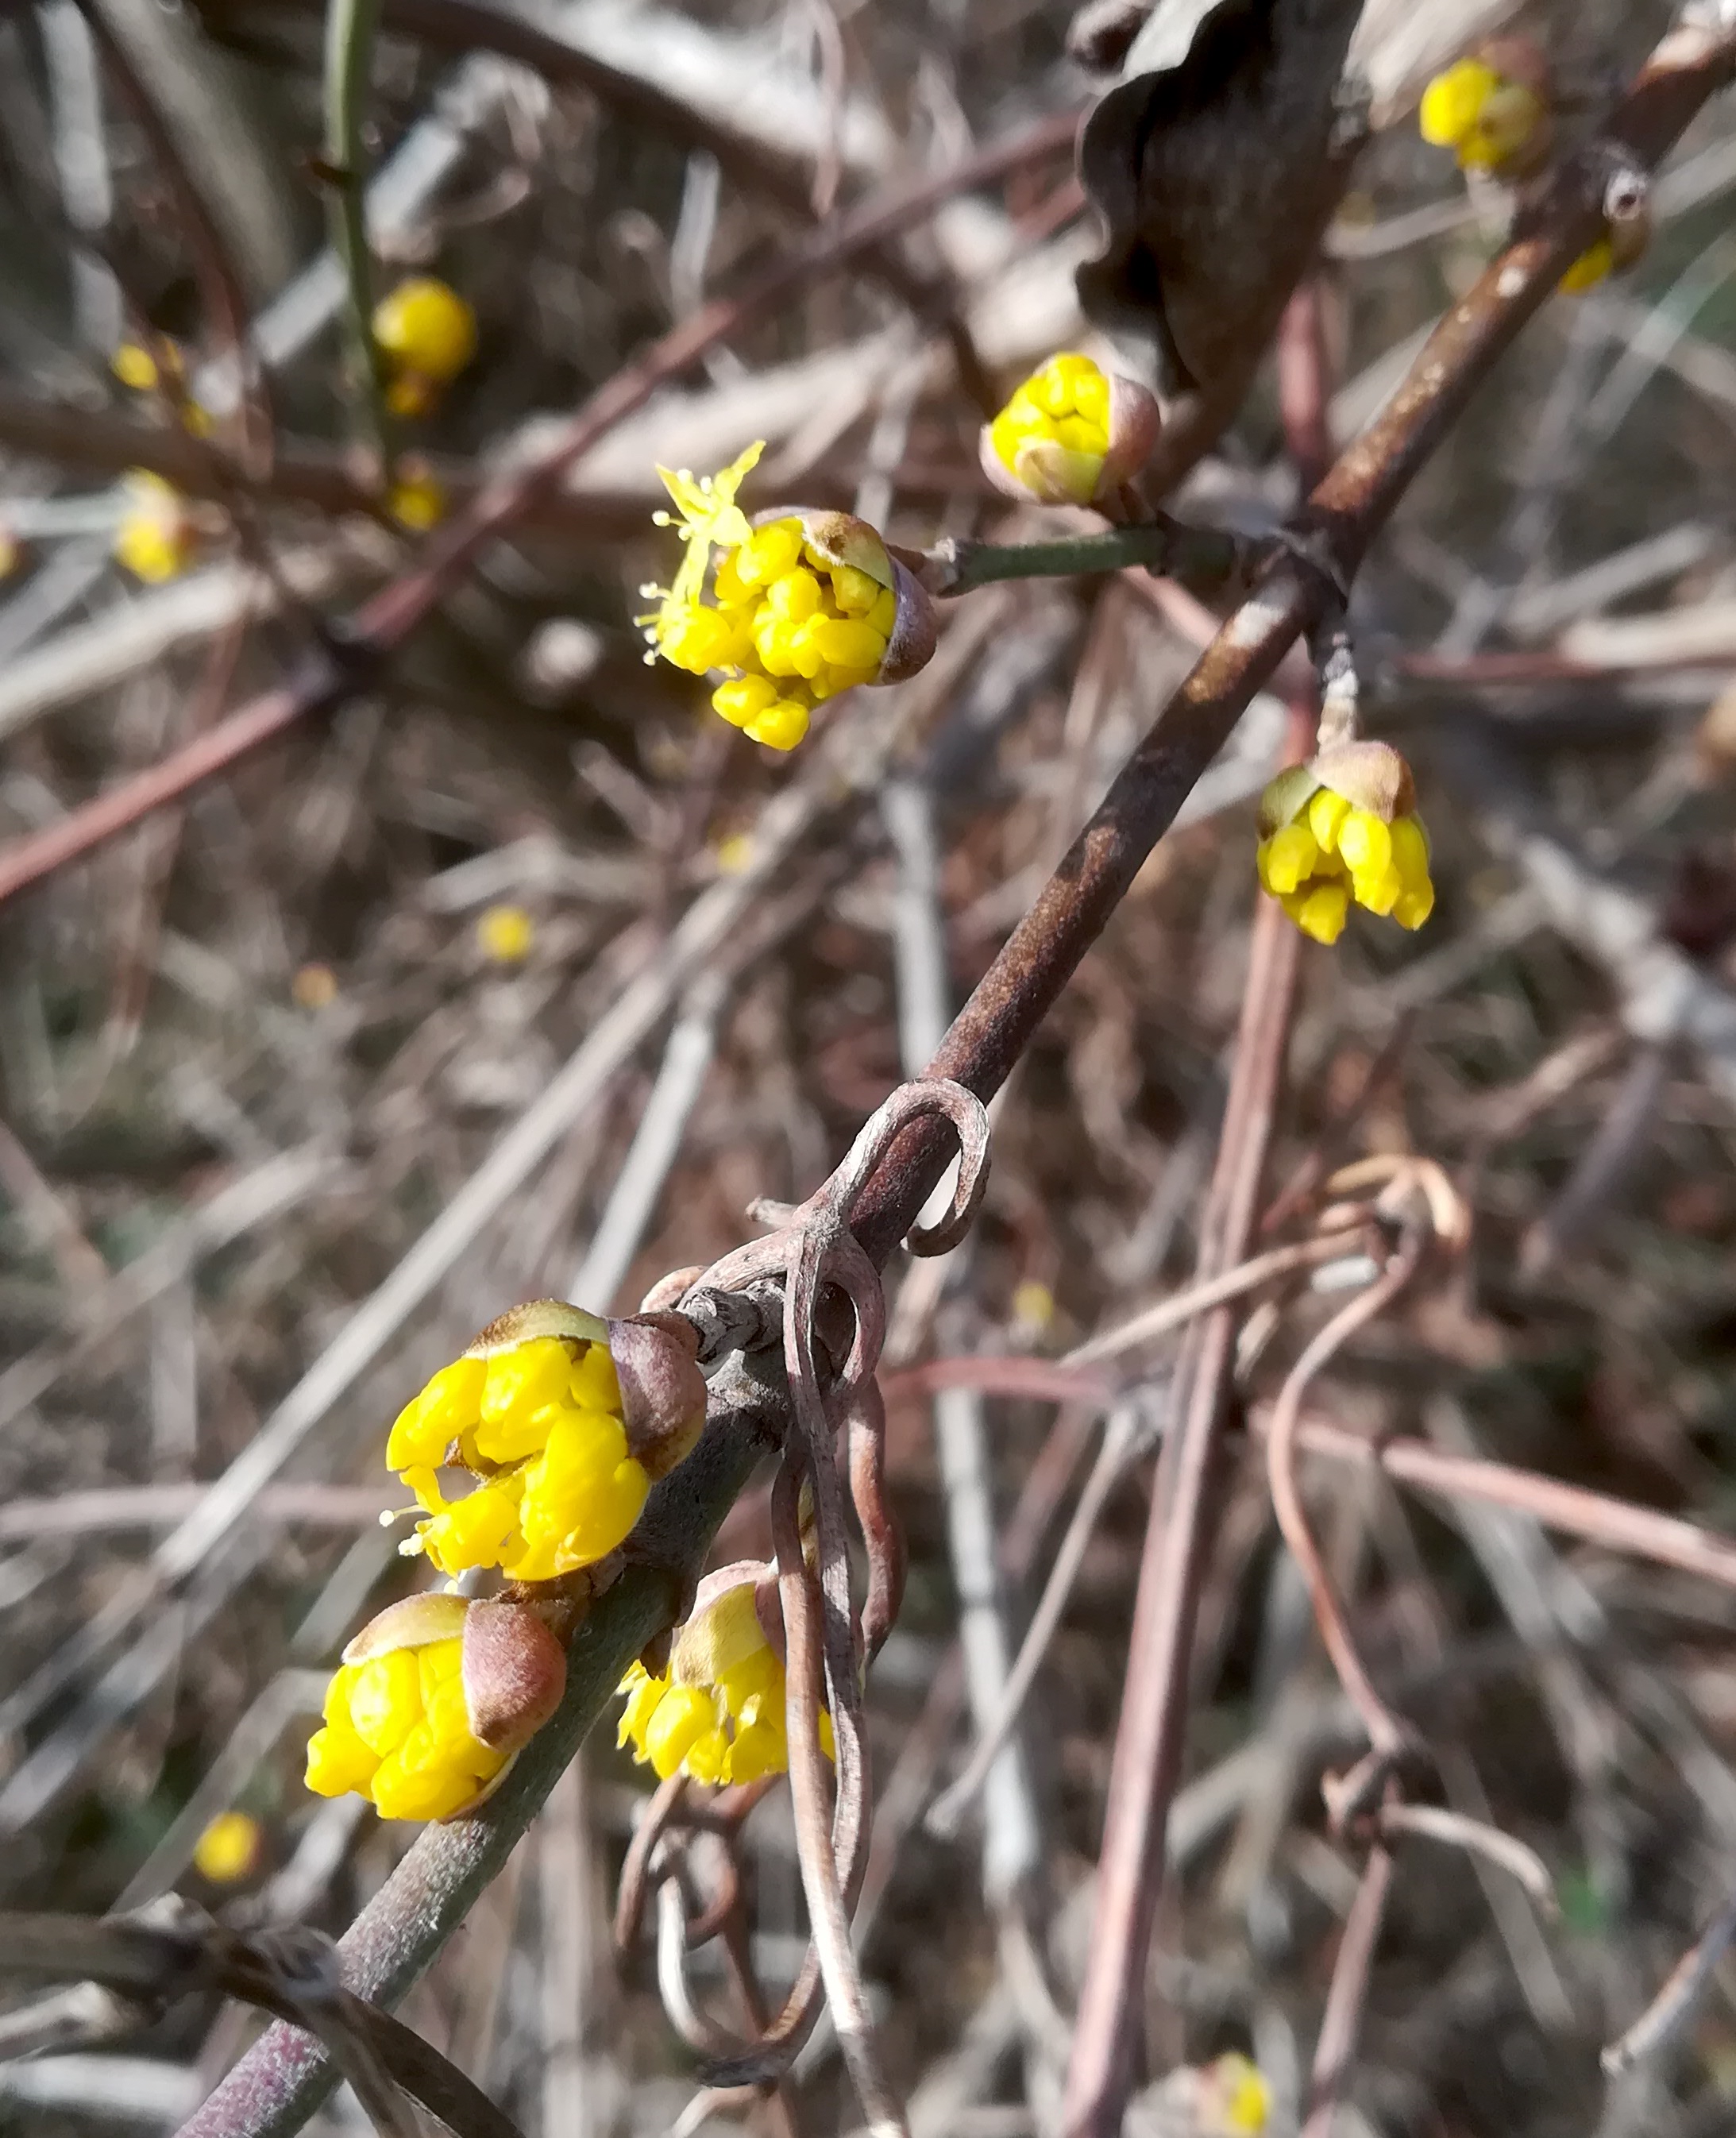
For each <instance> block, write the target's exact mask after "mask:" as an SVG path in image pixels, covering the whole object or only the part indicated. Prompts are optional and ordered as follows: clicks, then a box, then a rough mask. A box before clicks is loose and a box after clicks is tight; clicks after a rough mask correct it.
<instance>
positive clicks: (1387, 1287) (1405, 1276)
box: [1266, 1224, 1429, 1828]
mask: <svg viewBox="0 0 1736 2138" xmlns="http://www.w3.org/2000/svg"><path fill="white" fill-rule="evenodd" d="M1428 1240H1429V1233H1428V1231H1427V1229H1426V1227H1424V1226H1422V1225H1421V1224H1412V1225H1410V1226H1408V1227H1407V1228H1406V1232H1405V1235H1404V1237H1403V1238H1402V1241H1401V1242H1400V1244H1399V1246H1398V1248H1397V1252H1395V1253H1394V1255H1393V1256H1392V1259H1391V1260H1390V1261H1389V1262H1388V1263H1387V1267H1386V1268H1385V1269H1384V1270H1383V1271H1382V1272H1381V1274H1380V1276H1378V1277H1377V1278H1376V1279H1375V1281H1373V1283H1372V1284H1371V1285H1369V1286H1368V1288H1367V1289H1366V1290H1365V1291H1361V1292H1358V1294H1357V1296H1356V1297H1355V1298H1354V1299H1353V1300H1352V1301H1350V1302H1349V1304H1348V1306H1343V1307H1341V1308H1340V1309H1339V1311H1338V1312H1337V1313H1336V1314H1335V1315H1334V1316H1333V1317H1332V1319H1331V1320H1329V1322H1328V1323H1327V1324H1326V1325H1325V1326H1324V1328H1323V1329H1322V1330H1319V1333H1318V1334H1317V1335H1315V1336H1314V1340H1313V1341H1312V1342H1311V1343H1309V1345H1307V1346H1306V1347H1305V1349H1304V1351H1303V1353H1302V1355H1301V1357H1300V1358H1299V1359H1297V1361H1296V1363H1295V1365H1294V1366H1293V1367H1292V1368H1291V1369H1290V1374H1289V1375H1288V1377H1287V1378H1286V1379H1285V1384H1284V1386H1283V1388H1282V1389H1280V1391H1279V1394H1278V1400H1277V1402H1276V1403H1275V1404H1274V1405H1273V1408H1272V1418H1271V1425H1270V1431H1269V1433H1268V1435H1267V1438H1266V1477H1267V1481H1268V1483H1269V1484H1270V1489H1271V1496H1272V1511H1273V1512H1274V1514H1275V1516H1277V1520H1278V1526H1279V1528H1280V1530H1282V1532H1283V1535H1284V1540H1285V1544H1287V1545H1289V1547H1290V1554H1291V1556H1292V1557H1293V1558H1294V1559H1295V1561H1296V1564H1297V1565H1298V1566H1299V1567H1300V1569H1301V1570H1302V1575H1303V1579H1304V1580H1305V1581H1306V1583H1307V1584H1308V1593H1309V1600H1310V1601H1311V1603H1313V1606H1314V1620H1315V1623H1316V1624H1317V1625H1318V1626H1319V1629H1320V1638H1321V1640H1322V1642H1323V1643H1324V1646H1325V1648H1326V1652H1327V1654H1328V1655H1329V1657H1331V1659H1332V1666H1333V1668H1334V1671H1335V1672H1337V1674H1338V1677H1339V1683H1340V1684H1341V1685H1342V1686H1343V1688H1344V1691H1345V1693H1346V1694H1347V1695H1348V1697H1349V1700H1350V1701H1351V1704H1352V1705H1353V1706H1354V1708H1355V1709H1356V1711H1357V1714H1358V1716H1359V1717H1360V1718H1361V1721H1362V1724H1363V1729H1364V1730H1366V1731H1367V1732H1368V1745H1369V1752H1368V1758H1367V1759H1366V1760H1363V1761H1361V1762H1359V1763H1358V1765H1357V1766H1356V1767H1355V1768H1354V1769H1353V1770H1352V1774H1351V1775H1350V1776H1349V1777H1348V1778H1347V1780H1346V1784H1345V1786H1344V1788H1343V1789H1342V1790H1341V1791H1340V1792H1339V1793H1338V1794H1335V1795H1334V1797H1333V1798H1332V1799H1330V1803H1329V1808H1330V1809H1331V1811H1332V1814H1333V1819H1334V1824H1335V1825H1336V1826H1338V1827H1339V1828H1343V1825H1344V1824H1345V1823H1346V1822H1347V1821H1348V1820H1349V1819H1350V1818H1353V1817H1354V1816H1355V1815H1356V1814H1357V1813H1359V1812H1360V1811H1362V1810H1364V1809H1367V1808H1368V1804H1369V1803H1370V1801H1371V1799H1372V1798H1373V1795H1374V1794H1376V1793H1378V1790H1379V1789H1380V1787H1381V1785H1382V1783H1383V1782H1384V1781H1385V1779H1386V1778H1387V1775H1388V1774H1390V1772H1391V1770H1392V1767H1393V1766H1394V1765H1395V1764H1396V1763H1397V1761H1398V1760H1401V1759H1402V1758H1403V1757H1404V1756H1405V1755H1407V1753H1409V1752H1411V1751H1412V1750H1414V1749H1415V1745H1414V1739H1413V1736H1412V1732H1411V1730H1410V1729H1409V1727H1408V1726H1407V1724H1405V1723H1404V1722H1403V1721H1402V1720H1401V1719H1400V1718H1399V1717H1398V1716H1397V1715H1395V1714H1394V1713H1393V1711H1392V1709H1391V1708H1390V1707H1388V1706H1387V1703H1386V1701H1383V1700H1382V1698H1381V1696H1380V1695H1379V1693H1378V1691H1376V1690H1375V1688H1374V1683H1373V1680H1372V1679H1371V1678H1370V1677H1369V1676H1368V1671H1367V1669H1366V1668H1365V1667H1364V1666H1363V1660H1362V1657H1360V1655H1358V1652H1357V1648H1356V1643H1355V1642H1354V1641H1353V1639H1352V1638H1351V1635H1350V1629H1349V1628H1348V1625H1347V1624H1346V1623H1345V1619H1344V1613H1343V1606H1342V1605H1341V1604H1340V1603H1339V1599H1338V1595H1337V1593H1336V1591H1335V1590H1334V1587H1333V1584H1332V1577H1331V1575H1330V1574H1329V1573H1328V1571H1327V1568H1326V1562H1325V1560H1324V1558H1323V1557H1322V1555H1321V1552H1320V1549H1319V1545H1317V1544H1316V1543H1315V1541H1314V1532H1313V1530H1311V1529H1310V1528H1309V1522H1308V1516H1307V1511H1306V1510H1305V1509H1304V1506H1303V1504H1302V1494H1301V1490H1300V1486H1299V1484H1298V1482H1297V1477H1296V1439H1297V1427H1298V1425H1299V1423H1300V1419H1301V1415H1302V1400H1303V1398H1304V1396H1305V1395H1306V1394H1307V1393H1308V1390H1309V1386H1310V1384H1312V1382H1313V1380H1314V1376H1315V1375H1316V1374H1318V1373H1319V1371H1320V1369H1321V1368H1322V1367H1323V1366H1324V1365H1325V1364H1327V1363H1328V1361H1329V1360H1330V1359H1332V1358H1333V1357H1334V1356H1335V1355H1336V1354H1337V1353H1338V1352H1339V1350H1340V1349H1341V1348H1342V1347H1343V1345H1345V1344H1346V1343H1347V1342H1348V1340H1349V1339H1350V1338H1351V1337H1352V1336H1353V1335H1355V1333H1356V1332H1357V1330H1359V1329H1361V1328H1363V1327H1364V1326H1365V1325H1367V1324H1368V1322H1370V1321H1372V1320H1374V1318H1375V1317H1376V1316H1377V1315H1379V1314H1381V1313H1382V1312H1383V1311H1385V1310H1386V1308H1387V1306H1390V1305H1391V1303H1392V1301H1393V1300H1394V1299H1396V1298H1397V1296H1398V1295H1399V1293H1400V1292H1401V1291H1403V1290H1404V1288H1405V1286H1407V1284H1408V1283H1409V1282H1410V1281H1411V1279H1412V1276H1415V1274H1416V1272H1417V1267H1418V1265H1419V1264H1420V1262H1421V1259H1422V1254H1423V1250H1424V1248H1425V1247H1426V1246H1427V1244H1428Z"/></svg>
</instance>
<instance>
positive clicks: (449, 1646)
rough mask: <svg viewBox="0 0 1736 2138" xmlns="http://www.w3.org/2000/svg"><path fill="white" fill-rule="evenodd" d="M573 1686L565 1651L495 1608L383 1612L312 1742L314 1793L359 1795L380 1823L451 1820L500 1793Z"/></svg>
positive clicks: (421, 1605)
mask: <svg viewBox="0 0 1736 2138" xmlns="http://www.w3.org/2000/svg"><path fill="white" fill-rule="evenodd" d="M565 1682H566V1657H565V1655H564V1653H563V1651H562V1649H561V1646H560V1643H558V1641H557V1640H556V1639H555V1638H554V1637H553V1634H552V1633H550V1632H549V1629H548V1628H547V1627H546V1626H544V1624H543V1623H542V1621H541V1620H540V1619H539V1618H536V1617H535V1615H534V1613H532V1612H530V1611H529V1610H528V1609H527V1608H524V1606H523V1605H521V1604H518V1603H507V1602H504V1601H500V1600H495V1601H492V1602H486V1603H469V1602H467V1601H466V1599H465V1598H463V1597H462V1596H455V1595H451V1594H439V1593H435V1594H425V1595H421V1596H412V1597H407V1598H406V1599H404V1601H403V1602H402V1603H393V1604H391V1605H388V1608H386V1609H385V1610H384V1611H383V1612H381V1613H380V1614H379V1616H378V1618H374V1619H373V1620H372V1621H371V1622H370V1623H368V1625H367V1626H365V1627H364V1628H363V1630H362V1631H361V1632H360V1633H358V1634H357V1636H356V1638H354V1640H353V1641H352V1642H351V1643H350V1644H349V1647H347V1648H345V1650H344V1661H343V1667H341V1668H340V1669H339V1672H337V1674H336V1676H335V1677H334V1678H333V1679H332V1682H331V1684H330V1685H329V1686H328V1688H327V1690H326V1695H325V1706H324V1718H325V1726H324V1729H321V1730H315V1733H314V1735H313V1736H312V1737H311V1738H310V1740H309V1741H308V1748H307V1785H308V1787H309V1788H310V1789H312V1790H314V1791H315V1794H318V1795H319V1796H323V1797H335V1796H343V1795H344V1794H346V1793H347V1792H349V1791H352V1790H353V1791H354V1792H355V1794H358V1796H364V1797H366V1798H367V1799H368V1801H369V1802H370V1803H371V1804H373V1806H374V1808H375V1809H376V1810H377V1811H378V1813H379V1814H380V1816H381V1818H455V1817H456V1815H457V1814H458V1813H460V1812H464V1811H469V1810H471V1809H473V1808H474V1807H475V1805H476V1804H480V1802H481V1800H482V1799H483V1798H484V1797H485V1796H486V1795H487V1794H489V1792H490V1789H493V1788H494V1787H495V1784H498V1783H499V1781H500V1778H501V1776H502V1775H503V1774H505V1771H506V1769H507V1767H508V1765H510V1761H511V1760H512V1758H513V1755H514V1753H515V1752H517V1751H518V1750H519V1748H520V1747H521V1746H522V1745H524V1744H526V1743H527V1742H528V1741H529V1739H530V1737H531V1736H532V1735H534V1733H535V1731H536V1730H539V1729H540V1728H541V1726H542V1725H543V1724H544V1722H545V1721H547V1720H548V1719H549V1716H550V1715H552V1714H553V1711H554V1710H555V1708H556V1706H558V1704H559V1701H560V1696H561V1692H562V1690H563V1686H564V1685H565Z"/></svg>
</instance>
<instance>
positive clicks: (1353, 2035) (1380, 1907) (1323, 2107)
mask: <svg viewBox="0 0 1736 2138" xmlns="http://www.w3.org/2000/svg"><path fill="white" fill-rule="evenodd" d="M1391 1889H1392V1855H1391V1852H1389V1851H1388V1850H1387V1848H1385V1847H1384V1845H1383V1844H1382V1843H1380V1842H1376V1843H1375V1844H1374V1846H1373V1848H1371V1849H1370V1850H1369V1851H1368V1861H1367V1862H1365V1863H1364V1864H1363V1876H1362V1882H1361V1883H1360V1884H1359V1885H1358V1887H1357V1889H1356V1898H1355V1900H1354V1901H1353V1902H1352V1903H1351V1907H1350V1913H1349V1915H1348V1916H1347V1917H1346V1918H1345V1921H1344V1928H1343V1933H1342V1935H1340V1937H1339V1950H1338V1957H1337V1959H1336V1960H1334V1962H1333V1967H1332V1984H1331V1987H1330V1988H1329V1989H1328V1990H1327V1993H1326V2011H1325V2014H1324V2017H1323V2018H1322V2019H1321V2021H1320V2038H1319V2041H1318V2042H1317V2043H1315V2044H1314V2067H1313V2069H1312V2070H1311V2071H1310V2072H1309V2077H1308V2114H1307V2120H1306V2121H1304V2124H1303V2126H1302V2138H1328V2134H1329V2132H1330V2131H1331V2129H1332V2121H1333V2111H1334V2109H1335V2108H1336V2106H1337V2105H1338V2100H1339V2094H1340V2092H1342V2091H1343V2084H1344V2081H1345V2079H1346V2077H1348V2074H1349V2071H1350V2065H1351V2061H1352V2059H1353V2057H1355V2055H1356V2045H1357V2041H1358V2037H1359V2036H1360V2035H1361V2033H1362V2030H1363V2003H1364V2001H1365V1999H1367V1997H1368V1975H1369V1971H1370V1970H1371V1969H1372V1967H1373V1964H1374V1948H1375V1946H1376V1945H1378V1943H1379V1942H1380V1928H1381V1923H1382V1920H1383V1919H1384V1917H1385V1915H1386V1912H1387V1894H1388V1892H1389V1891H1391Z"/></svg>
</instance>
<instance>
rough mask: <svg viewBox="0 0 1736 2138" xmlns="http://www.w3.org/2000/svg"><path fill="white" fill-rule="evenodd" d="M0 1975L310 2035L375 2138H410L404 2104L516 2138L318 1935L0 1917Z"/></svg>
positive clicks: (414, 2135)
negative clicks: (205, 2003) (200, 2008)
mask: <svg viewBox="0 0 1736 2138" xmlns="http://www.w3.org/2000/svg"><path fill="white" fill-rule="evenodd" d="M0 1972H5V1973H8V1974H46V1975H49V1976H51V1977H52V1976H59V1977H61V1978H62V1979H65V1978H67V1977H74V1978H80V1979H84V1980H85V1981H87V1982H90V1983H95V1984H98V1985H100V1987H101V1988H103V1989H107V1990H109V1991H110V1992H115V1993H119V1994H120V1995H121V1996H122V1997H124V1998H125V1999H128V2000H129V2003H132V2004H135V2005H136V2006H137V2007H138V2008H139V2009H140V2010H141V2011H142V2012H143V2013H144V2014H145V2015H146V2016H147V2017H152V2016H154V2015H155V2014H158V2013H159V2012H162V2011H163V2010H166V2009H167V2008H168V2005H169V2004H172V2003H173V2002H174V2001H176V1999H178V1998H180V1997H183V1996H185V1995H188V1994H194V1993H203V1994H216V1995H218V1996H226V1997H233V1998H236V1999H239V2000H240V2001H241V2003H243V2004H251V2005H255V2006H256V2007H257V2008H258V2009H260V2010H261V2011H264V2012H269V2013H271V2014H273V2015H274V2016H275V2017H276V2018H280V2019H283V2020H286V2021H288V2022H289V2023H290V2025H291V2026H295V2027H299V2028H302V2029H303V2030H304V2031H305V2032H306V2033H310V2034H311V2035H313V2036H315V2038H317V2039H318V2040H319V2042H320V2043H321V2044H322V2045H323V2046H324V2048H325V2049H326V2051H327V2053H329V2055H330V2057H331V2058H332V2061H333V2062H334V2064H336V2066H337V2067H338V2068H339V2071H340V2072H342V2073H343V2075H344V2077H345V2078H346V2079H348V2080H349V2083H350V2085H351V2087H353V2088H354V2092H355V2094H356V2097H357V2099H358V2101H360V2102H361V2103H362V2106H363V2108H364V2109H365V2110H366V2111H367V2112H368V2116H369V2118H370V2120H371V2121H373V2125H374V2127H375V2128H376V2130H378V2131H379V2132H380V2133H381V2134H382V2138H418V2126H417V2121H416V2118H415V2116H414V2114H413V2112H412V2110H411V2108H410V2106H409V2101H411V2100H415V2101H420V2102H421V2103H422V2105H423V2106H425V2107H426V2108H427V2109H428V2110H430V2111H432V2113H433V2114H434V2115H435V2116H438V2117H439V2119H440V2121H441V2122H442V2123H444V2124H445V2125H446V2127H447V2128H448V2129H449V2130H451V2131H455V2132H456V2133H458V2134H459V2138H518V2134H517V2132H516V2131H515V2129H514V2126H513V2124H512V2122H511V2121H510V2119H509V2118H508V2117H507V2116H505V2115H504V2114H503V2113H502V2112H501V2111H500V2109H498V2108H497V2107H495V2104H494V2103H493V2102H492V2101H490V2099H489V2098H488V2097H487V2095H486V2094H485V2093H483V2092H481V2090H480V2088H479V2087H476V2086H475V2085H473V2084H472V2082H471V2081H470V2080H469V2079H468V2078H466V2077H465V2075H464V2073H463V2072H461V2071H460V2070H459V2069H458V2068H457V2067H456V2065H454V2064H451V2063H449V2062H447V2060H446V2058H445V2057H443V2056H441V2053H439V2051H438V2050H437V2049H435V2048H432V2047H431V2046H430V2045H429V2043H427V2042H425V2041H423V2040H422V2038H421V2036H420V2035H418V2034H416V2033H412V2031H411V2030H410V2028H407V2027H406V2026H404V2025H403V2024H402V2023H401V2022H399V2021H398V2020H397V2019H394V2018H393V2017H392V2016H391V2015H390V2014H388V2013H385V2012H383V2011H381V2010H379V2009H378V2007H376V2006H374V2005H373V2004H368V2003H367V2002H366V2001H365V2000H364V1999H362V1998H360V1997H358V1996H356V1995H354V1994H353V1993H352V1992H351V1991H350V1990H349V1989H346V1988H345V1987H344V1984H343V1980H342V1978H341V1976H340V1974H339V1967H338V1954H337V1948H336V1946H335V1945H334V1944H333V1943H332V1940H330V1939H329V1938H328V1937H326V1936H325V1935H324V1934H323V1933H321V1932H319V1931H312V1930H307V1929H304V1928H301V1927H300V1926H289V1927H287V1928H280V1929H267V1930H259V1931H234V1930H230V1929H227V1928H226V1927H225V1926H222V1925H221V1924H219V1923H217V1922H214V1921H212V1919H211V1918H210V1917H209V1916H207V1915H206V1914H205V1913H204V1911H202V1909H199V1908H196V1907H194V1906H193V1905H192V1904H191V1903H190V1902H187V1901H180V1900H178V1899H174V1900H172V1901H170V1902H168V1904H166V1905H163V1904H159V1905H157V1906H153V1907H152V1908H150V1909H148V1910H140V1911H138V1912H137V1913H135V1914H134V1915H131V1916H110V1917H107V1918H105V1919H103V1920H101V1921H91V1920H90V1919H88V1918H86V1917H82V1916H0Z"/></svg>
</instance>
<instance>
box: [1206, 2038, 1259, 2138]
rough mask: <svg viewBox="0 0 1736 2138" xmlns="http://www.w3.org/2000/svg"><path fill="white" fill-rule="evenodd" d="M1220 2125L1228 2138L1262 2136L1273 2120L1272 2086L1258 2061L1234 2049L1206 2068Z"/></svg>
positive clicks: (1218, 2126) (1219, 2128) (1218, 2125)
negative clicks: (1251, 2060) (1255, 2062)
mask: <svg viewBox="0 0 1736 2138" xmlns="http://www.w3.org/2000/svg"><path fill="white" fill-rule="evenodd" d="M1206 2077H1207V2080H1208V2082H1210V2086H1211V2091H1212V2097H1213V2099H1212V2106H1213V2108H1214V2110H1215V2112H1216V2116H1217V2123H1216V2128H1217V2130H1219V2131H1222V2132H1223V2133H1224V2138H1260V2134H1261V2132H1262V2131H1265V2127H1266V2126H1267V2125H1268V2124H1269V2123H1270V2121H1271V2116H1272V2089H1271V2088H1270V2087H1269V2086H1268V2085H1267V2084H1266V2082H1265V2076H1264V2074H1263V2073H1262V2072H1261V2069H1260V2067H1259V2066H1258V2065H1257V2064H1254V2063H1251V2062H1249V2061H1248V2059H1247V2058H1246V2057H1244V2056H1241V2055H1239V2054H1237V2053H1236V2052H1234V2051H1231V2053H1230V2054H1228V2055H1227V2056H1222V2057H1218V2058H1217V2060H1216V2061H1215V2062H1212V2063H1211V2064H1208V2065H1207V2067H1206Z"/></svg>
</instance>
